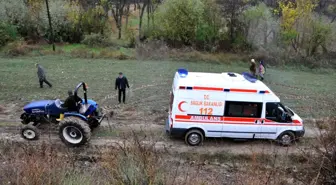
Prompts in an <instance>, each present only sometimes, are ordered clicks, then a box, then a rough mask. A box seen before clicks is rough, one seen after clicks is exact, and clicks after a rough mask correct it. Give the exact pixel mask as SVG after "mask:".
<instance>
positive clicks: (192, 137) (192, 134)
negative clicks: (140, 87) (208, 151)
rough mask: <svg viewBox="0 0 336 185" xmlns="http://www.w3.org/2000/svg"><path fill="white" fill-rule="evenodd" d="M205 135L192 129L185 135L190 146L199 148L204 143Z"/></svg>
mask: <svg viewBox="0 0 336 185" xmlns="http://www.w3.org/2000/svg"><path fill="white" fill-rule="evenodd" d="M203 140H204V135H203V133H202V132H201V131H200V130H197V129H192V130H190V131H188V132H187V133H186V135H185V142H186V143H187V144H188V145H190V146H197V145H200V144H202V143H203Z"/></svg>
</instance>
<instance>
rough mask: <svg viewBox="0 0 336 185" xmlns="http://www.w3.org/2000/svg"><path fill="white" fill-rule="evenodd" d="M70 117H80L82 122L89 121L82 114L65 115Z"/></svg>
mask: <svg viewBox="0 0 336 185" xmlns="http://www.w3.org/2000/svg"><path fill="white" fill-rule="evenodd" d="M70 116H73V117H78V118H80V119H81V120H83V121H88V119H87V118H86V117H85V116H83V115H82V114H79V113H75V112H67V113H64V117H65V118H66V117H70Z"/></svg>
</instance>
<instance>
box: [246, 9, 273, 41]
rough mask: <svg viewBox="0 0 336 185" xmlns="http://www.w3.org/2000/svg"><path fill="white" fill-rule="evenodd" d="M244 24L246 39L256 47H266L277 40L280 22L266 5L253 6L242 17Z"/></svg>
mask: <svg viewBox="0 0 336 185" xmlns="http://www.w3.org/2000/svg"><path fill="white" fill-rule="evenodd" d="M240 20H241V21H242V22H243V23H244V33H245V34H244V36H245V39H246V40H247V41H248V42H249V43H251V44H254V46H259V45H264V46H266V45H267V44H268V43H269V40H270V37H271V39H273V40H274V39H275V33H276V32H277V31H276V30H277V29H278V22H277V21H276V19H275V18H274V16H273V14H272V10H271V9H270V8H268V7H267V6H266V5H265V4H264V3H259V4H258V5H257V6H251V7H249V8H248V9H246V10H245V11H244V12H243V13H242V15H241V16H240Z"/></svg>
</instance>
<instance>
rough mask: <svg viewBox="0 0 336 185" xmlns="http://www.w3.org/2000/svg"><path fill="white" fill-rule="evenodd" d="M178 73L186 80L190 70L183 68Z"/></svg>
mask: <svg viewBox="0 0 336 185" xmlns="http://www.w3.org/2000/svg"><path fill="white" fill-rule="evenodd" d="M177 73H178V74H179V75H180V77H181V78H184V77H186V76H187V75H188V70H186V69H183V68H181V69H178V70H177Z"/></svg>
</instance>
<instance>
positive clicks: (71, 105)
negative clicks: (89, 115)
mask: <svg viewBox="0 0 336 185" xmlns="http://www.w3.org/2000/svg"><path fill="white" fill-rule="evenodd" d="M68 95H69V96H68V98H67V99H66V100H65V101H64V104H62V107H64V108H66V109H67V111H69V112H78V108H79V107H78V105H77V104H78V102H81V101H82V99H81V98H79V97H78V96H76V97H75V95H73V93H72V91H71V90H69V91H68Z"/></svg>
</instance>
